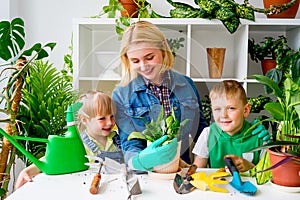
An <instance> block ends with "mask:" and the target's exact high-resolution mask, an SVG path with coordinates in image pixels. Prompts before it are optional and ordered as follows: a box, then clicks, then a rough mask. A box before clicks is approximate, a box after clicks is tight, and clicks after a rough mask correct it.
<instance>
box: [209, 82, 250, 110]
mask: <svg viewBox="0 0 300 200" xmlns="http://www.w3.org/2000/svg"><path fill="white" fill-rule="evenodd" d="M223 95H226V98H232V97H237V98H239V99H240V100H241V101H242V102H243V104H244V105H246V104H247V95H246V92H245V90H244V88H243V86H242V85H241V84H240V83H239V82H237V81H235V80H224V81H222V82H221V83H218V84H216V85H215V86H214V87H213V88H212V90H211V91H210V93H209V98H210V99H214V98H217V97H220V96H223Z"/></svg>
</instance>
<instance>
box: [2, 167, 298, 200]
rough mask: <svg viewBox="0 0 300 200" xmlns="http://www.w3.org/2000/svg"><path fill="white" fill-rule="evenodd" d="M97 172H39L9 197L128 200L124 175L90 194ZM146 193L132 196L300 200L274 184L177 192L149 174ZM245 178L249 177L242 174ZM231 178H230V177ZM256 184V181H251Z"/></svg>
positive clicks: (149, 199)
mask: <svg viewBox="0 0 300 200" xmlns="http://www.w3.org/2000/svg"><path fill="white" fill-rule="evenodd" d="M203 170H205V171H208V172H209V170H212V171H216V170H214V169H198V171H203ZM94 175H95V172H94V171H93V170H87V171H83V172H78V173H72V174H65V175H45V174H39V175H37V176H36V177H35V178H34V179H33V182H29V183H26V184H25V185H24V186H22V187H21V188H20V189H18V190H16V191H15V192H13V193H12V194H11V195H9V196H8V197H7V198H6V200H24V199H30V200H40V199H43V200H48V199H49V200H54V199H55V200H60V199H63V200H65V199H72V200H77V199H78V200H93V199H97V200H99V199H109V200H126V199H127V196H128V195H127V194H128V193H127V190H126V185H125V183H124V182H123V181H122V178H121V174H110V175H108V174H102V180H101V183H100V189H99V192H98V194H95V195H92V194H90V193H89V186H90V184H91V181H92V179H93V176H94ZM138 178H139V183H140V186H141V189H142V194H140V195H137V196H134V197H133V198H132V199H137V200H153V199H172V200H176V199H178V200H185V199H188V200H193V199H195V200H196V199H197V200H199V199H222V200H225V199H231V200H234V199H238V200H241V199H255V200H260V199H261V200H270V199H272V200H276V199H278V200H279V199H280V200H282V199H288V200H296V199H297V200H299V199H300V193H287V192H282V191H279V190H277V189H275V188H274V187H273V186H272V185H271V184H270V183H267V184H264V185H260V186H257V193H256V194H255V195H254V196H247V195H245V194H242V193H239V192H237V191H236V190H235V189H233V188H232V187H231V186H230V185H225V186H223V187H226V188H227V189H228V190H229V193H218V192H213V191H209V190H207V191H202V190H199V189H195V190H193V191H192V192H190V193H188V194H177V193H176V192H175V190H174V188H173V180H157V179H153V178H150V177H148V175H138ZM242 180H243V181H246V180H249V178H246V177H242ZM229 181H230V178H229ZM250 181H251V182H252V183H254V184H255V180H253V179H251V180H250Z"/></svg>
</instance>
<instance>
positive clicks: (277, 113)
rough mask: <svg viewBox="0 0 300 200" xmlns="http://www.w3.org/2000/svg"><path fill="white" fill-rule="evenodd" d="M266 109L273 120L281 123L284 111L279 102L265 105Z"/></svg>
mask: <svg viewBox="0 0 300 200" xmlns="http://www.w3.org/2000/svg"><path fill="white" fill-rule="evenodd" d="M264 109H266V110H267V111H268V112H269V113H270V114H271V115H272V116H273V117H274V118H275V119H277V120H279V121H281V120H283V119H284V111H283V108H282V106H281V104H280V103H279V102H268V103H266V104H265V106H264Z"/></svg>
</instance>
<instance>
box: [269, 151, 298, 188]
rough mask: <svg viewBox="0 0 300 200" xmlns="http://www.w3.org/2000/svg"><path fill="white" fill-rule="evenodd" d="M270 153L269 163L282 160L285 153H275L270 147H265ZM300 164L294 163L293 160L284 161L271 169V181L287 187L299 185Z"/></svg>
mask: <svg viewBox="0 0 300 200" xmlns="http://www.w3.org/2000/svg"><path fill="white" fill-rule="evenodd" d="M267 151H268V152H269V154H270V160H271V164H272V165H274V164H276V163H278V162H279V161H281V160H283V159H284V158H285V157H286V155H284V154H282V153H277V152H275V151H272V150H270V149H267ZM298 162H299V160H298ZM299 172H300V164H299V163H296V161H295V160H291V161H289V162H286V163H284V164H282V165H280V166H279V167H276V168H275V169H272V182H273V183H275V184H277V185H281V186H288V187H300V176H299Z"/></svg>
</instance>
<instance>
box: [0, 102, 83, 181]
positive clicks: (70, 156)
mask: <svg viewBox="0 0 300 200" xmlns="http://www.w3.org/2000/svg"><path fill="white" fill-rule="evenodd" d="M81 105H82V104H81ZM71 106H74V104H73V105H71ZM76 106H78V105H76ZM80 107H81V106H80ZM80 107H79V108H80ZM76 111H77V110H76ZM71 112H73V107H71V108H68V111H67V122H68V131H67V133H65V134H64V135H61V136H60V135H49V137H48V139H41V138H29V137H20V136H19V137H13V136H10V135H8V134H7V133H6V132H5V131H4V130H3V129H1V128H0V134H1V135H3V136H4V137H6V138H7V139H8V140H9V141H10V142H11V143H12V144H13V145H14V146H15V147H16V148H17V149H18V150H19V151H20V152H21V153H23V154H24V155H25V156H26V157H27V158H28V159H29V160H30V161H31V162H33V163H34V164H35V165H36V166H37V167H38V168H39V169H40V170H41V171H42V172H43V173H45V174H48V175H56V174H67V173H73V172H79V171H84V170H87V169H88V166H87V165H85V163H86V162H88V159H87V158H86V151H85V148H84V145H83V143H82V141H81V138H80V136H79V133H78V129H77V127H76V126H75V123H74V117H73V113H71ZM70 120H71V121H70ZM16 138H17V139H22V140H32V141H40V142H47V145H46V152H45V158H44V159H43V160H39V159H37V158H36V157H34V156H33V155H32V154H30V153H29V152H28V151H26V149H25V148H24V147H23V146H22V145H20V144H19V143H18V142H17V141H16V140H15V139H16Z"/></svg>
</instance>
